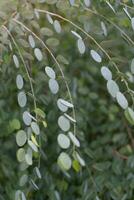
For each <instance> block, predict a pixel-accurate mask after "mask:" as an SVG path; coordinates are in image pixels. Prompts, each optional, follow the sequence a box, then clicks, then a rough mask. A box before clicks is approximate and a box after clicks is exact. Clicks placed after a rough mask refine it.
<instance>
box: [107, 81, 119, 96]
mask: <svg viewBox="0 0 134 200" xmlns="http://www.w3.org/2000/svg"><path fill="white" fill-rule="evenodd" d="M107 89H108V92H109V93H110V94H111V96H112V97H116V94H117V92H119V87H118V85H117V83H116V82H115V81H113V80H109V81H108V82H107Z"/></svg>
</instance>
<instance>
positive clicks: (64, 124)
mask: <svg viewBox="0 0 134 200" xmlns="http://www.w3.org/2000/svg"><path fill="white" fill-rule="evenodd" d="M58 125H59V127H60V128H61V129H62V130H63V131H68V130H69V129H70V121H69V120H68V119H67V118H66V117H64V116H60V117H59V119H58Z"/></svg>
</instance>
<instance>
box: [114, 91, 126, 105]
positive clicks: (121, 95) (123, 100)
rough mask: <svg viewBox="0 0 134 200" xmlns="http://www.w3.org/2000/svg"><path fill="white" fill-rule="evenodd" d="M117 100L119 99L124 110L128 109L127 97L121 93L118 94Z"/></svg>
mask: <svg viewBox="0 0 134 200" xmlns="http://www.w3.org/2000/svg"><path fill="white" fill-rule="evenodd" d="M116 99H117V102H118V104H119V105H120V106H121V107H122V108H123V109H126V108H127V107H128V101H127V99H126V97H125V96H124V95H123V94H122V93H121V92H117V94H116Z"/></svg>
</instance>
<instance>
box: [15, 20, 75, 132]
mask: <svg viewBox="0 0 134 200" xmlns="http://www.w3.org/2000/svg"><path fill="white" fill-rule="evenodd" d="M13 21H14V22H16V23H17V24H19V25H21V26H22V27H23V28H25V29H26V30H27V31H28V32H30V33H31V34H32V35H33V36H34V37H35V38H36V39H37V40H39V41H40V43H41V44H42V45H43V47H44V48H45V49H46V50H47V51H48V52H49V54H50V55H51V57H52V58H53V60H54V62H55V63H56V65H57V67H58V68H59V70H60V72H61V75H62V77H63V80H64V82H65V85H66V88H67V91H68V95H69V98H70V102H71V103H72V104H73V99H72V96H71V92H70V89H69V86H68V83H67V81H66V78H65V75H64V73H63V71H62V68H61V66H60V64H59V62H58V61H57V59H56V57H55V56H54V54H53V53H52V51H51V50H50V49H49V48H48V47H47V45H46V44H45V43H44V41H43V40H42V39H41V38H40V37H38V36H37V35H36V34H35V33H34V32H33V31H31V30H30V29H29V28H28V27H27V26H25V25H24V24H23V23H22V22H20V21H18V20H16V19H13ZM73 105H74V104H73ZM72 110H73V118H74V119H75V120H76V114H75V109H74V107H73V108H72ZM74 134H76V125H75V123H74Z"/></svg>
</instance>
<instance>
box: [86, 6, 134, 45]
mask: <svg viewBox="0 0 134 200" xmlns="http://www.w3.org/2000/svg"><path fill="white" fill-rule="evenodd" d="M84 9H85V10H86V11H88V12H90V13H92V14H94V15H97V16H99V17H101V18H103V19H105V20H106V21H107V22H109V23H110V24H112V26H114V27H115V28H116V29H117V30H118V31H120V33H121V34H123V35H124V36H125V37H126V38H127V40H128V41H129V42H130V43H131V44H133V45H134V41H133V40H132V39H131V38H130V37H129V36H128V35H127V34H126V33H125V32H124V31H123V30H122V29H121V28H120V27H119V26H118V25H117V24H115V23H114V22H112V21H111V20H110V19H108V18H107V17H105V16H104V15H102V14H100V13H98V12H97V11H96V10H95V11H94V10H91V9H89V8H86V7H84Z"/></svg>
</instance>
